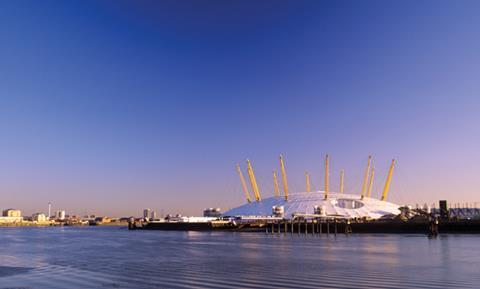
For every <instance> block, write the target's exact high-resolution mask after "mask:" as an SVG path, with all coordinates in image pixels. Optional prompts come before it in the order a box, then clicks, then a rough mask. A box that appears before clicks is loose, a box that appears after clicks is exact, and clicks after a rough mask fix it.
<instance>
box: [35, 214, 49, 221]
mask: <svg viewBox="0 0 480 289" xmlns="http://www.w3.org/2000/svg"><path fill="white" fill-rule="evenodd" d="M47 220H48V219H47V216H46V215H45V214H44V213H35V214H33V215H32V221H34V222H46V221H47Z"/></svg>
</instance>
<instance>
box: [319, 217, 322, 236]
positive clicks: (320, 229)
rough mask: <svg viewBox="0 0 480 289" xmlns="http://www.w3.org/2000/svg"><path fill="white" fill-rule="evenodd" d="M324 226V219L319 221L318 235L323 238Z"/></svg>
mask: <svg viewBox="0 0 480 289" xmlns="http://www.w3.org/2000/svg"><path fill="white" fill-rule="evenodd" d="M322 226H323V222H322V219H319V221H318V228H319V230H318V234H319V236H320V237H321V236H322Z"/></svg>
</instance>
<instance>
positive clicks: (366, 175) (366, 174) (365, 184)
mask: <svg viewBox="0 0 480 289" xmlns="http://www.w3.org/2000/svg"><path fill="white" fill-rule="evenodd" d="M371 162H372V156H368V163H367V168H366V169H365V176H364V178H363V185H362V193H361V194H360V196H361V199H363V197H365V192H366V191H367V182H368V173H369V172H370V164H371Z"/></svg>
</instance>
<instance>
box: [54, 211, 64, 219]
mask: <svg viewBox="0 0 480 289" xmlns="http://www.w3.org/2000/svg"><path fill="white" fill-rule="evenodd" d="M55 219H57V220H60V221H63V220H65V211H57V212H56V213H55Z"/></svg>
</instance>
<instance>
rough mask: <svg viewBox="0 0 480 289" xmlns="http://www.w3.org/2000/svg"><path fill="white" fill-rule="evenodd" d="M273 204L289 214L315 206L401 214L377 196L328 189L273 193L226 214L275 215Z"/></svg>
mask: <svg viewBox="0 0 480 289" xmlns="http://www.w3.org/2000/svg"><path fill="white" fill-rule="evenodd" d="M273 206H283V207H284V211H285V218H287V219H288V218H291V217H292V214H293V213H302V214H313V213H314V206H318V207H323V206H324V209H325V211H326V214H327V215H331V216H334V215H336V216H344V217H347V218H362V217H369V218H372V219H378V218H380V217H382V216H384V215H389V214H395V215H397V214H399V213H400V211H399V210H398V208H399V206H398V205H396V204H393V203H389V202H384V201H380V200H377V199H373V198H367V197H365V198H363V200H362V199H361V198H360V196H359V195H352V194H339V193H329V194H328V199H327V200H325V199H324V192H322V191H319V192H311V193H306V192H303V193H294V194H290V195H289V196H288V201H285V198H284V197H283V196H281V197H270V198H266V199H263V200H261V201H260V202H255V201H254V202H251V203H247V204H245V205H242V206H240V207H237V208H233V209H231V210H228V211H227V212H225V213H224V214H223V215H224V216H271V215H272V207H273Z"/></svg>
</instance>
